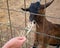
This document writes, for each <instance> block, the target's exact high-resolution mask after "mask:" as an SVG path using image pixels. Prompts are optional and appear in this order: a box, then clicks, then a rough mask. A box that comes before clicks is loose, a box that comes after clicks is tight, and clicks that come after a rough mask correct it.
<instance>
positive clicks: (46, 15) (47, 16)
mask: <svg viewBox="0 0 60 48" xmlns="http://www.w3.org/2000/svg"><path fill="white" fill-rule="evenodd" d="M0 9H4V10H8V9H7V8H0ZM9 11H15V12H21V13H25V11H21V10H15V9H9ZM26 13H28V12H26ZM30 14H33V15H37V16H38V15H39V16H45V17H49V18H55V19H60V17H53V16H47V15H43V14H36V13H32V12H31V13H30Z"/></svg>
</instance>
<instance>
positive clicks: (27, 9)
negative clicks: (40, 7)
mask: <svg viewBox="0 0 60 48" xmlns="http://www.w3.org/2000/svg"><path fill="white" fill-rule="evenodd" d="M21 9H22V10H23V11H29V8H26V9H24V8H21Z"/></svg>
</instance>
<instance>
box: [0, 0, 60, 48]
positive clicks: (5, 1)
mask: <svg viewBox="0 0 60 48" xmlns="http://www.w3.org/2000/svg"><path fill="white" fill-rule="evenodd" d="M16 1H17V0H16ZM16 1H14V0H0V10H1V11H0V13H1V12H2V13H1V14H0V47H2V46H3V45H4V44H5V43H6V42H7V41H8V40H9V39H11V38H13V37H16V36H25V34H26V30H25V27H26V23H27V22H28V18H29V13H28V12H23V11H22V10H20V8H21V7H24V8H26V6H29V5H28V4H29V3H31V0H30V1H28V3H27V5H26V0H22V1H21V0H18V2H16ZM15 3H16V4H15ZM20 3H21V5H19V4H20ZM22 4H23V5H22ZM16 8H17V9H16ZM3 12H4V13H3ZM50 13H51V12H50ZM30 14H35V13H30ZM35 15H41V14H35ZM41 16H42V15H41ZM43 16H46V17H48V18H52V19H58V20H60V17H54V16H48V15H43ZM5 20H6V21H5ZM59 22H60V21H59ZM34 33H37V34H42V35H44V36H48V37H52V38H56V39H59V40H60V37H55V36H51V35H48V34H45V33H40V32H35V28H34V29H33V30H32V31H31V33H30V34H29V35H28V36H27V39H28V40H27V41H26V43H25V44H24V46H23V48H29V47H32V46H33V43H34ZM39 44H41V42H40V43H39Z"/></svg>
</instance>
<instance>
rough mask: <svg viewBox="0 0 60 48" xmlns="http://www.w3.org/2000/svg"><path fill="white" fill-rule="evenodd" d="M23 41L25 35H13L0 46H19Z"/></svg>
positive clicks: (7, 47)
mask: <svg viewBox="0 0 60 48" xmlns="http://www.w3.org/2000/svg"><path fill="white" fill-rule="evenodd" d="M25 41H26V38H25V37H15V38H12V39H11V40H9V41H8V42H7V43H6V44H5V45H4V46H3V47H2V48H20V47H21V46H22V45H23V43H24V42H25Z"/></svg>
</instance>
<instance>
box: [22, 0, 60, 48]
mask: <svg viewBox="0 0 60 48" xmlns="http://www.w3.org/2000/svg"><path fill="white" fill-rule="evenodd" d="M53 1H54V0H52V1H51V2H48V3H46V4H44V5H41V4H40V2H39V1H37V2H35V3H31V5H30V7H29V8H26V9H24V8H21V9H22V10H23V11H29V12H30V13H31V12H32V13H36V14H42V15H45V8H47V7H48V6H49V5H51V3H53ZM29 19H30V21H31V22H32V21H33V20H35V22H36V23H37V24H36V32H38V33H39V32H40V33H45V34H48V35H52V36H56V37H60V25H59V24H53V23H52V22H49V21H48V20H47V19H46V17H45V16H40V15H34V14H30V17H29ZM40 42H42V46H41V48H46V47H47V45H46V44H49V45H53V46H57V48H59V46H60V39H56V38H52V37H48V36H43V35H42V34H37V33H36V34H35V40H34V45H33V48H37V46H38V45H39V43H40Z"/></svg>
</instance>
